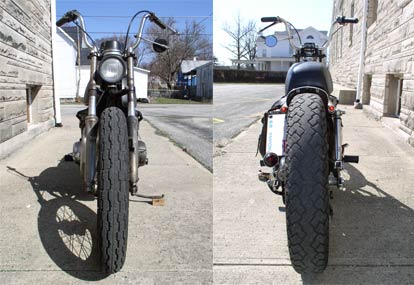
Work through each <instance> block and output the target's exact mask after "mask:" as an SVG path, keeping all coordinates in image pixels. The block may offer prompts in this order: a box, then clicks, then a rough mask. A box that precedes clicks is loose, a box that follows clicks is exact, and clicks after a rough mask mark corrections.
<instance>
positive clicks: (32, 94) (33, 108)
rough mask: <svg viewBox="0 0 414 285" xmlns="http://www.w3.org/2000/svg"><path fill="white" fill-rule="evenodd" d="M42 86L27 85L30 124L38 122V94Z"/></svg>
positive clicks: (28, 119)
mask: <svg viewBox="0 0 414 285" xmlns="http://www.w3.org/2000/svg"><path fill="white" fill-rule="evenodd" d="M40 87H41V86H39V85H26V114H27V123H28V124H32V123H36V122H38V111H37V101H36V96H37V93H38V92H39V90H40Z"/></svg>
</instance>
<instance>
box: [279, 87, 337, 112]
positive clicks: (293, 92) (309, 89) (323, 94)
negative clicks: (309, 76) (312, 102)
mask: <svg viewBox="0 0 414 285" xmlns="http://www.w3.org/2000/svg"><path fill="white" fill-rule="evenodd" d="M304 93H313V94H316V95H319V96H320V97H321V98H322V101H323V103H324V105H325V108H327V107H328V102H329V94H328V93H326V91H325V90H323V89H321V88H318V87H314V86H302V87H298V88H295V89H292V90H291V91H290V92H289V94H288V95H287V99H286V104H287V105H288V106H289V105H290V102H291V101H292V99H293V98H294V97H295V96H300V94H304Z"/></svg>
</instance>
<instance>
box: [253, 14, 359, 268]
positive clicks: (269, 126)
mask: <svg viewBox="0 0 414 285" xmlns="http://www.w3.org/2000/svg"><path fill="white" fill-rule="evenodd" d="M262 22H269V23H270V24H269V25H268V26H266V27H265V28H263V29H262V30H261V31H260V32H263V31H264V30H266V29H268V28H269V27H271V26H273V25H276V24H278V23H282V24H284V25H285V28H286V32H287V35H288V36H287V40H289V42H290V46H291V47H292V50H294V54H293V56H294V58H295V61H296V63H294V64H293V65H292V66H291V67H290V69H289V70H288V73H287V77H286V84H285V95H284V96H283V97H282V98H281V99H280V100H278V101H276V102H275V103H274V104H273V106H272V107H271V108H270V110H269V111H268V112H266V113H265V115H264V117H263V119H262V122H263V128H262V132H261V134H260V137H259V143H258V149H259V151H260V154H261V156H262V160H261V161H260V162H261V166H262V167H269V168H270V169H271V171H270V172H262V171H260V172H259V179H260V180H261V181H263V182H266V183H267V185H268V186H269V188H270V190H271V191H272V192H273V193H275V194H278V195H281V196H282V199H283V203H284V204H285V206H286V226H287V239H288V247H289V253H290V259H291V262H292V265H293V268H294V269H295V270H296V271H297V272H298V273H301V274H307V273H319V272H322V271H323V270H324V269H325V268H326V266H327V263H328V255H329V218H330V215H332V208H331V205H330V187H329V186H337V187H338V188H341V187H343V184H344V179H343V176H342V173H341V172H342V171H343V169H344V163H345V162H354V163H357V162H358V156H347V155H344V149H345V147H346V146H347V145H346V144H343V142H342V119H341V118H342V115H343V114H345V112H344V111H342V110H340V109H338V103H339V101H338V99H337V98H336V97H335V96H332V95H331V93H332V91H333V84H332V79H331V75H330V73H329V70H328V69H327V67H326V66H325V63H324V60H323V59H324V58H325V57H326V55H325V51H326V49H327V47H328V45H329V42H330V41H331V39H332V35H333V34H335V33H336V32H337V31H338V30H339V29H340V28H342V27H343V26H344V25H345V24H354V23H357V22H358V19H356V18H346V17H344V16H341V17H338V18H337V19H336V20H335V21H334V23H333V25H336V24H339V25H340V26H339V28H338V29H337V30H335V31H334V32H333V33H331V35H330V37H329V39H328V40H327V41H326V42H325V43H324V44H323V45H322V46H321V47H318V46H317V45H316V44H315V43H313V42H308V43H303V44H302V42H301V39H300V35H299V33H298V32H297V30H296V29H295V28H294V27H293V25H292V24H291V23H289V22H288V21H286V20H285V19H283V18H281V17H265V18H262ZM293 31H295V32H296V33H297V38H296V40H295V37H294V36H293ZM263 38H264V39H265V44H267V45H268V46H269V45H274V43H275V42H277V40H275V38H274V35H270V36H268V37H263ZM295 41H296V43H295ZM297 42H299V43H300V44H299V45H298V44H297Z"/></svg>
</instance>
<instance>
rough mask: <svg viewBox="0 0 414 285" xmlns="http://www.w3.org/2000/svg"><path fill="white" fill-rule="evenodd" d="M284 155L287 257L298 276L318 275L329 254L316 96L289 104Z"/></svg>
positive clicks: (322, 133)
mask: <svg viewBox="0 0 414 285" xmlns="http://www.w3.org/2000/svg"><path fill="white" fill-rule="evenodd" d="M286 153H287V159H286V163H287V183H286V224H287V234H288V246H289V253H290V258H291V261H292V265H293V268H294V269H295V270H296V271H297V272H298V273H301V274H306V273H320V272H322V271H323V270H324V269H325V268H326V266H327V263H328V253H329V194H328V188H327V186H328V171H329V170H328V156H327V155H328V141H327V121H326V111H325V107H324V103H323V101H322V98H321V97H320V96H319V95H316V94H300V95H297V96H296V97H294V98H293V99H292V101H291V103H290V106H289V113H288V118H287V150H286Z"/></svg>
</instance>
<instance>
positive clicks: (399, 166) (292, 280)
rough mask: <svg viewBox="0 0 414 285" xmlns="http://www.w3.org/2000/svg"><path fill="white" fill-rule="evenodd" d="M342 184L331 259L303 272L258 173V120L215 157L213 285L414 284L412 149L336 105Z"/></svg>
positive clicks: (278, 203) (280, 212) (277, 204)
mask: <svg viewBox="0 0 414 285" xmlns="http://www.w3.org/2000/svg"><path fill="white" fill-rule="evenodd" d="M341 108H342V109H345V110H346V111H347V114H346V115H345V116H344V126H345V127H344V142H348V143H349V144H350V147H349V148H347V150H346V153H347V154H350V155H351V154H358V155H359V156H360V163H359V164H356V165H355V164H353V165H347V166H346V169H347V171H348V175H347V177H346V183H345V187H346V188H345V189H344V190H343V191H338V190H335V191H334V200H333V201H332V203H333V209H334V216H333V219H332V220H331V223H330V255H329V265H328V268H327V269H326V271H325V272H324V273H323V274H320V275H318V276H314V277H312V278H309V277H306V278H305V277H302V276H301V275H299V274H297V273H296V272H295V271H294V270H293V268H292V267H291V265H290V259H289V253H288V248H287V238H286V223H285V213H284V207H283V203H282V199H281V197H280V196H277V195H275V194H273V193H271V192H270V191H269V190H268V188H267V186H266V185H265V184H264V183H262V182H259V181H258V179H257V171H258V169H259V159H260V158H259V156H258V157H255V153H256V147H257V138H258V135H259V132H260V128H261V123H260V122H258V123H256V124H254V125H252V126H251V127H250V128H249V129H248V130H247V131H246V132H244V133H242V134H240V135H239V136H238V137H236V138H235V139H234V142H233V143H231V144H230V145H228V146H227V147H225V148H224V149H223V151H224V154H223V155H221V156H217V157H215V158H214V196H213V200H214V214H213V217H214V218H213V219H214V229H213V231H214V233H213V251H214V283H215V284H248V283H250V284H272V283H273V284H301V283H304V284H311V283H315V284H407V283H411V284H412V283H413V282H414V211H413V209H414V187H413V186H412V185H413V177H414V149H413V148H412V147H410V146H409V145H407V144H406V143H404V141H403V139H402V138H400V137H399V136H398V135H396V134H395V133H394V132H393V131H392V130H390V129H387V128H385V127H383V126H382V124H381V123H379V122H377V121H375V120H372V119H369V118H367V117H366V115H365V114H364V113H363V112H362V111H361V110H355V109H353V108H352V107H349V106H341Z"/></svg>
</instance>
